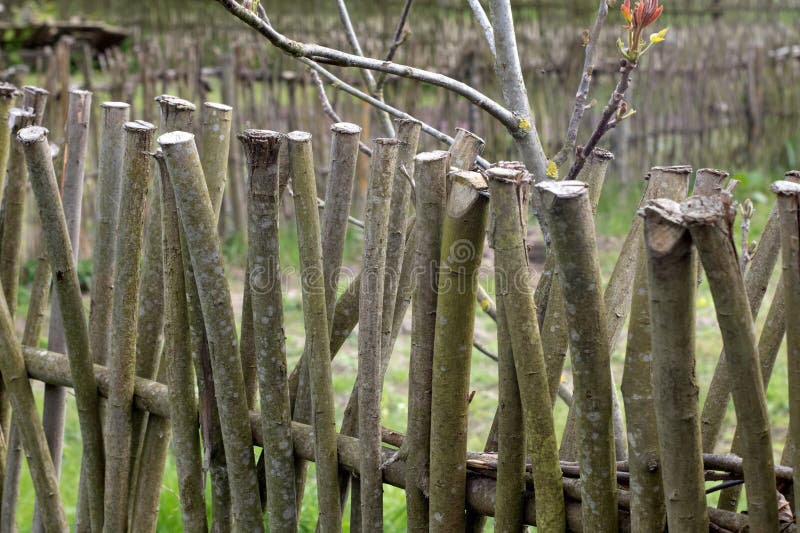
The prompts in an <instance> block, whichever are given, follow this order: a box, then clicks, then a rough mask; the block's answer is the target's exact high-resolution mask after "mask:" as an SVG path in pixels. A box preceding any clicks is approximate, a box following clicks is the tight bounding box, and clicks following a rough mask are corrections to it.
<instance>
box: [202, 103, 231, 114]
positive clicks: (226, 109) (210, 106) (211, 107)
mask: <svg viewBox="0 0 800 533" xmlns="http://www.w3.org/2000/svg"><path fill="white" fill-rule="evenodd" d="M203 108H204V109H206V110H208V111H219V112H221V113H230V112H232V111H233V108H232V107H231V106H229V105H227V104H221V103H219V102H205V103H204V104H203Z"/></svg>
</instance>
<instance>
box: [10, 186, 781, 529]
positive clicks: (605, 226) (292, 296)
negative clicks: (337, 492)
mask: <svg viewBox="0 0 800 533" xmlns="http://www.w3.org/2000/svg"><path fill="white" fill-rule="evenodd" d="M735 177H736V179H739V180H740V181H741V182H742V183H741V185H740V186H739V188H738V190H737V193H736V197H737V199H738V200H743V199H744V198H746V197H750V198H751V199H752V200H753V201H754V203H755V205H756V214H755V218H754V220H753V229H752V232H751V239H758V238H759V234H760V231H761V228H763V225H764V223H765V221H766V218H767V215H768V213H769V209H770V207H771V201H772V199H771V195H769V194H768V193H766V192H765V191H768V184H769V182H770V181H772V179H775V178H776V177H778V176H777V175H767V174H765V173H743V174H737V175H736V176H735ZM608 187H609V189H608V191H607V194H606V195H605V196H604V198H603V200H602V201H601V203H600V208H599V212H598V234H599V235H602V237H601V238H600V239H599V242H600V251H601V255H600V260H601V270H602V273H603V275H604V277H605V278H607V277H608V275H609V274H610V272H611V270H612V268H613V265H614V262H615V260H616V254H617V252H618V250H619V245H620V244H621V241H622V238H623V237H624V234H625V232H626V231H627V227H628V225H629V224H630V220H631V218H632V216H633V211H634V209H635V206H636V205H637V204H638V202H639V198H640V195H641V189H640V185H639V184H635V186H630V185H625V186H622V185H618V184H613V183H612V184H609V185H608ZM360 239H361V232H360V230H358V229H356V228H352V227H351V230H350V231H349V232H348V237H347V241H346V246H345V261H344V264H345V265H347V266H349V267H351V268H352V269H353V272H357V271H358V263H359V261H360V254H361V244H360ZM736 239H737V243H738V236H737V237H736ZM281 241H282V243H281V244H282V246H281V252H282V254H283V255H282V257H281V262H282V267H283V269H284V272H286V273H287V275H286V276H285V278H284V279H283V280H282V281H283V289H284V313H285V323H286V337H287V354H288V357H289V359H290V364H291V365H293V364H294V363H295V362H296V361H297V360H298V358H299V356H300V354H301V353H302V350H303V317H302V305H301V297H300V296H301V295H300V286H299V280H298V277H297V269H298V266H299V259H298V254H297V246H296V233H295V230H294V227H293V226H292V225H291V224H284V225H282V227H281ZM245 250H246V248H245V247H244V243H243V242H242V241H241V236H234V237H232V238H229V239H228V241H227V242H226V245H225V253H226V256H227V259H228V264H229V271H230V275H231V286H232V288H233V292H234V293H237V292H238V293H240V292H241V290H242V279H243V272H242V265H243V264H244V255H245ZM81 271H82V274H81V275H82V277H83V278H84V281H83V283H84V285H87V286H88V285H89V284H90V283H89V281H90V279H89V276H90V275H91V272H90V264H89V263H88V262H82V264H81ZM490 275H491V274H490V273H487V274H486V276H489V277H490ZM486 276H484V278H483V279H484V281H489V280H487V279H486ZM31 278H32V268H31V265H26V267H25V269H24V270H23V276H22V280H23V286H22V287H21V290H20V296H19V310H18V316H24V315H25V313H26V311H27V305H28V298H29V292H28V291H29V288H28V287H29V284H30V281H31ZM774 284H775V283H774V282H773V286H772V287H770V291H769V293H768V295H767V297H766V299H765V301H764V302H765V303H764V309H762V312H761V313H760V317H759V320H758V327H759V329H760V327H761V324H762V322H763V317H764V315H765V314H766V308H767V306H768V305H769V302H770V301H771V297H772V294H773V293H774V290H775V287H774ZM486 287H487V289H488V290H489V291H490V292H492V289H493V287H492V284H491V283H486ZM87 305H88V302H87ZM236 311H237V313H238V312H239V311H240V310H239V309H237V310H236ZM18 326H20V327H21V323H20V322H19V321H18ZM409 334H410V331H409V327H408V323H407V324H406V326H405V327H404V328H403V330H402V331H401V333H400V336H399V338H398V341H397V346H396V348H395V352H394V355H393V358H392V362H391V365H390V367H389V370H388V373H387V376H386V386H385V387H384V393H383V405H382V418H383V423H384V424H385V425H386V426H388V427H391V428H394V429H398V430H401V431H402V430H403V429H404V428H405V425H406V417H407V393H408V390H407V376H408V358H409V351H410V337H409ZM475 335H476V338H477V340H479V341H480V342H481V343H482V344H484V345H485V346H487V347H488V348H489V349H490V350H493V351H495V352H496V350H497V343H496V329H495V326H494V324H493V323H492V321H491V320H490V319H489V318H488V317H486V316H485V315H483V314H481V313H480V311H478V315H477V318H476V328H475ZM623 337H624V335H623ZM720 346H721V340H720V336H719V332H718V329H717V326H716V318H715V315H714V308H713V303H712V299H711V295H710V293H709V291H708V286H707V284H706V283H705V282H703V283H701V285H700V287H699V288H698V293H697V339H696V353H697V380H698V383H700V386H701V402H702V401H703V400H704V398H705V392H706V388H707V386H708V383H709V382H710V380H711V376H712V375H713V372H714V368H715V366H716V362H717V358H718V356H719V349H720ZM624 349H625V345H624V342H622V341H621V342H619V343H618V345H617V346H616V347H615V350H614V352H613V355H612V366H613V372H614V373H615V375H616V378H617V383H620V381H621V373H622V365H623V358H624ZM356 370H357V336H356V335H353V336H351V338H350V339H348V340H347V342H346V343H345V345H344V346H343V348H342V351H341V353H340V354H339V355H338V356H337V358H336V359H335V361H334V364H333V371H334V390H335V399H336V409H337V414H338V415H339V417H341V414H342V412H343V411H344V407H345V404H346V402H347V398H348V396H349V394H350V391H351V389H352V386H353V381H354V378H355V375H356ZM565 372H566V376H567V379H570V374H569V372H570V369H569V362H567V367H566V370H565ZM786 372H787V369H786V358H785V349H784V350H783V351H782V353H781V355H779V357H778V361H777V364H776V365H775V370H774V374H773V376H774V379H773V380H772V382H771V384H770V387H769V388H768V390H767V404H768V410H769V415H770V419H771V422H772V427H773V430H772V437H773V444H774V447H775V454H776V458H777V457H778V456H779V454H780V452H781V451H782V448H783V442H784V439H785V436H786V428H787V426H788V403H787V399H786V378H785V376H786ZM471 390H474V391H476V394H475V397H474V399H473V401H472V403H471V404H470V407H469V410H470V427H469V447H470V449H472V450H480V449H482V448H483V445H484V442H485V440H486V436H487V434H488V431H489V426H490V424H491V420H492V417H493V415H494V412H495V408H496V405H497V368H496V364H495V363H494V362H492V361H490V360H489V359H487V358H486V357H484V356H483V355H481V354H479V353H477V352H476V353H475V354H474V355H473V358H472V375H471ZM37 397H38V398H39V400H40V401H41V386H40V385H39V386H37ZM566 414H567V410H566V407H565V406H564V405H563V403H562V402H558V404H557V407H556V410H555V420H556V429H557V431H558V433H559V435H560V434H561V432H562V430H563V427H564V422H565V419H566ZM734 422H735V419H734V414H733V409H732V408H730V409H729V411H728V414H727V416H726V419H725V423H724V427H723V433H722V437H721V442H720V446H719V448H718V449H719V450H727V449H729V446H730V442H731V439H732V436H733V428H734ZM64 448H65V450H64V461H63V466H62V483H61V489H62V498H63V502H64V505H65V507H66V510H67V513H68V517H69V519H70V521H72V520H74V512H75V501H76V498H77V480H78V475H79V469H80V435H79V432H78V421H77V415H76V412H75V409H74V402H73V401H72V400H71V399H70V401H69V409H68V412H67V428H66V435H65V447H64ZM309 479H310V480H312V482H310V483H308V484H307V486H306V493H305V500H304V507H303V512H302V516H301V530H302V531H309V532H310V531H313V530H314V527H315V524H316V516H317V513H316V487H315V484H314V483H313V479H314V470H313V465H312V467H311V468H310V469H309ZM33 494H34V493H33V489H32V486H31V483H30V478H29V476H28V475H27V472H25V473H24V474H23V481H22V487H21V497H20V507H19V515H18V517H19V524H20V526H21V527H20V531H23V532H24V531H29V530H30V523H31V517H32V513H33V499H34V496H33ZM384 501H385V507H384V520H385V525H386V527H385V529H386V531H390V532H394V531H398V532H399V531H404V530H405V520H406V519H405V500H404V495H403V491H402V490H400V489H396V488H394V487H386V492H385V499H384ZM710 502H712V503H716V496H712V497H710ZM490 525H491V524H490ZM158 530H159V531H164V532H172V531H180V530H181V519H180V508H179V501H178V489H177V479H176V473H175V465H174V460H173V457H172V455H170V456H169V460H168V464H167V469H166V473H165V477H164V481H163V484H162V491H161V508H160V514H159V525H158ZM345 531H349V512H346V513H345Z"/></svg>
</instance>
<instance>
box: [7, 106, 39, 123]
mask: <svg viewBox="0 0 800 533" xmlns="http://www.w3.org/2000/svg"><path fill="white" fill-rule="evenodd" d="M34 118H36V113H34V112H33V109H30V108H28V109H22V108H20V107H12V108H11V109H9V110H8V124H9V125H10V126H12V127H14V126H16V127H18V128H23V127H26V126H30V125H31V124H33V119H34Z"/></svg>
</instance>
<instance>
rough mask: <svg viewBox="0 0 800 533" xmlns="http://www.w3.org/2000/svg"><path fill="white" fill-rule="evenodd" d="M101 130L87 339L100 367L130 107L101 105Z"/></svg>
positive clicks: (106, 343)
mask: <svg viewBox="0 0 800 533" xmlns="http://www.w3.org/2000/svg"><path fill="white" fill-rule="evenodd" d="M100 107H101V108H102V110H103V128H102V130H103V131H102V136H101V139H102V141H101V143H100V165H99V167H98V172H97V207H96V212H97V220H96V224H97V233H96V234H95V240H94V246H93V247H92V255H93V257H94V262H93V264H92V292H91V294H92V305H91V309H90V311H89V337H90V341H91V344H92V354H93V355H94V360H95V363H98V364H101V365H104V364H106V360H107V359H108V353H109V351H110V349H111V308H112V302H113V294H114V271H115V265H114V256H115V254H116V248H115V246H116V239H115V238H114V237H115V235H116V233H117V223H118V220H119V204H120V202H119V192H120V189H121V181H122V163H123V156H124V153H125V135H124V130H123V127H122V126H123V125H124V124H125V123H126V122H128V120H129V116H130V105H128V104H126V103H123V102H103V103H102V104H100Z"/></svg>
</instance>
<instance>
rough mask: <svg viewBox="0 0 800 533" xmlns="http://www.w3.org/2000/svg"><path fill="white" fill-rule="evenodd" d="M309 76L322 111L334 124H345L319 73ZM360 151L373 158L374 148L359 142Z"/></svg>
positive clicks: (315, 72) (310, 73) (314, 72)
mask: <svg viewBox="0 0 800 533" xmlns="http://www.w3.org/2000/svg"><path fill="white" fill-rule="evenodd" d="M309 75H310V76H311V81H312V82H313V83H314V86H315V87H316V88H317V95H318V96H319V103H320V105H322V111H323V112H324V113H325V115H327V116H328V118H329V119H331V122H333V123H334V124H337V123H339V122H344V121H343V120H342V117H341V116H340V115H339V113H337V112H336V110H335V109H334V108H333V105H332V104H331V101H330V100H329V99H328V94H327V93H326V92H325V86H324V85H323V84H322V79H321V78H320V77H319V73H318V72H317V71H316V70H310V71H309ZM358 149H359V150H361V153H363V154H364V155H366V156H367V157H372V148H370V147H369V146H367V144H366V143H365V142H363V141H359V142H358Z"/></svg>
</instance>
